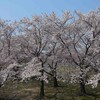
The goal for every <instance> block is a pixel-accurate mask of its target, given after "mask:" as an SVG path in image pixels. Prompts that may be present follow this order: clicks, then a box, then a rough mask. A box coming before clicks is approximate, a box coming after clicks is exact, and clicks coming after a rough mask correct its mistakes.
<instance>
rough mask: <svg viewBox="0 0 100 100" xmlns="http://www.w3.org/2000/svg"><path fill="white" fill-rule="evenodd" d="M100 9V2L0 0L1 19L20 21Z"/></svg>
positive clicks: (76, 0) (85, 0)
mask: <svg viewBox="0 0 100 100" xmlns="http://www.w3.org/2000/svg"><path fill="white" fill-rule="evenodd" d="M98 7H100V0H0V18H1V19H6V20H19V19H20V18H23V17H31V16H32V15H39V14H44V13H48V14H49V13H51V12H52V11H54V12H56V14H57V15H58V16H60V15H61V13H62V11H71V12H72V13H73V12H74V11H75V10H79V11H81V12H83V13H87V12H89V11H91V10H95V9H96V8H98Z"/></svg>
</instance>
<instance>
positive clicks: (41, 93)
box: [40, 80, 44, 99]
mask: <svg viewBox="0 0 100 100" xmlns="http://www.w3.org/2000/svg"><path fill="white" fill-rule="evenodd" d="M40 85H41V86H40V98H41V99H43V97H44V81H43V80H41V83H40Z"/></svg>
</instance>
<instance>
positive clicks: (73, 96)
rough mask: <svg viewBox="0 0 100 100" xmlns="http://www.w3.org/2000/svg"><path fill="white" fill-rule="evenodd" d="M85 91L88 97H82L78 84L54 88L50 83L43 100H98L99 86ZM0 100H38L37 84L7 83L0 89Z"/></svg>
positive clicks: (99, 94)
mask: <svg viewBox="0 0 100 100" xmlns="http://www.w3.org/2000/svg"><path fill="white" fill-rule="evenodd" d="M86 90H87V92H88V93H89V95H84V96H82V95H81V94H80V91H79V85H78V84H74V85H72V84H67V83H60V84H59V87H58V88H54V87H53V85H52V83H50V84H45V97H44V99H43V100H100V85H98V87H97V88H95V89H92V88H91V87H90V86H86ZM0 100H40V98H39V82H38V81H30V82H27V83H25V82H24V83H17V82H16V83H12V82H11V81H10V82H7V83H5V86H3V87H1V88H0Z"/></svg>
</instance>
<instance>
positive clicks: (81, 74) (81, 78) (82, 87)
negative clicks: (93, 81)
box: [80, 67, 86, 95]
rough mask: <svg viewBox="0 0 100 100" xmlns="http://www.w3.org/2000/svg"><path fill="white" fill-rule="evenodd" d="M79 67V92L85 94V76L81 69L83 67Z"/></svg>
mask: <svg viewBox="0 0 100 100" xmlns="http://www.w3.org/2000/svg"><path fill="white" fill-rule="evenodd" d="M80 68H81V69H80V72H81V73H80V92H81V94H83V95H84V94H86V89H85V79H86V77H85V75H84V69H83V67H80Z"/></svg>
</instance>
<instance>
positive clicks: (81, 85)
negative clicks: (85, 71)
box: [80, 82, 86, 94]
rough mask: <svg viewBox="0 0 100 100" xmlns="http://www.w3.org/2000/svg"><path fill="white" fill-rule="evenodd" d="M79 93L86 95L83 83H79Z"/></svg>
mask: <svg viewBox="0 0 100 100" xmlns="http://www.w3.org/2000/svg"><path fill="white" fill-rule="evenodd" d="M80 91H81V94H86V90H85V84H84V83H83V82H81V83H80Z"/></svg>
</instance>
